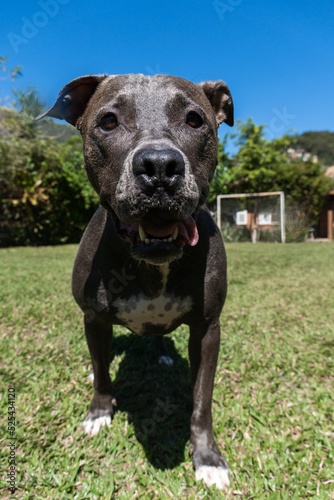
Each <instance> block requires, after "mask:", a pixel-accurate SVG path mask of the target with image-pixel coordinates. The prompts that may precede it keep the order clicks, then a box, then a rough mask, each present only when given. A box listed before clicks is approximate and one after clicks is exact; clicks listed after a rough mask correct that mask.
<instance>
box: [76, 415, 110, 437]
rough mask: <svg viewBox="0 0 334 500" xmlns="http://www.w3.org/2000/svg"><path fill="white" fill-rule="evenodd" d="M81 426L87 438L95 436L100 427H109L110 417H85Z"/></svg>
mask: <svg viewBox="0 0 334 500" xmlns="http://www.w3.org/2000/svg"><path fill="white" fill-rule="evenodd" d="M82 425H83V427H84V429H85V432H86V434H88V436H96V434H97V433H98V432H99V430H100V429H102V427H104V426H105V425H106V426H107V427H111V416H110V415H104V416H102V417H97V418H89V417H87V418H86V419H85V420H84V422H83V424H82Z"/></svg>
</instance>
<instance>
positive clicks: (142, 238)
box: [138, 224, 147, 241]
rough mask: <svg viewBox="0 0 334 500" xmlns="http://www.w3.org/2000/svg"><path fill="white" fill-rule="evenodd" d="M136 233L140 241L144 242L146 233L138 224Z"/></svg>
mask: <svg viewBox="0 0 334 500" xmlns="http://www.w3.org/2000/svg"><path fill="white" fill-rule="evenodd" d="M138 231H139V237H140V239H141V240H142V241H145V238H147V236H146V233H145V231H144V229H143V228H142V226H141V225H140V224H139V225H138Z"/></svg>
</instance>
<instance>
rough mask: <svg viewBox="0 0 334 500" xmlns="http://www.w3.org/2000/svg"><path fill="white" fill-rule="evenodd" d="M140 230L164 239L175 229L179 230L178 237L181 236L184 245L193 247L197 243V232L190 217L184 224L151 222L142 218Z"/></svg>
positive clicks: (175, 221)
mask: <svg viewBox="0 0 334 500" xmlns="http://www.w3.org/2000/svg"><path fill="white" fill-rule="evenodd" d="M141 225H142V228H143V229H144V231H145V233H148V234H149V235H151V236H155V237H157V238H165V237H167V236H171V235H172V234H173V233H174V231H175V229H176V227H177V226H178V228H179V236H182V239H183V240H184V241H185V243H188V245H190V246H192V247H193V246H195V245H196V243H197V242H198V238H199V236H198V231H197V226H196V222H195V221H194V219H193V218H192V217H189V219H187V220H186V221H184V222H181V221H178V220H174V221H162V222H158V221H152V220H151V219H149V218H144V219H143V220H142V221H141Z"/></svg>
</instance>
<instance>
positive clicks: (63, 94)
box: [35, 75, 107, 125]
mask: <svg viewBox="0 0 334 500" xmlns="http://www.w3.org/2000/svg"><path fill="white" fill-rule="evenodd" d="M106 77H107V75H88V76H81V77H79V78H76V79H75V80H72V81H71V82H69V83H67V84H66V85H65V86H64V87H63V88H62V89H61V91H60V92H59V94H58V97H57V100H56V102H55V103H54V105H53V106H52V107H51V108H50V109H48V110H47V111H45V112H44V113H42V114H41V115H39V116H37V117H36V118H35V120H40V119H41V118H44V117H45V116H51V117H52V118H59V119H60V120H66V121H67V122H69V123H71V125H76V124H77V121H78V119H79V118H80V117H81V116H82V115H83V114H84V112H85V109H86V107H87V104H88V102H89V99H90V98H91V97H92V95H93V94H94V92H95V90H96V89H97V87H98V85H99V84H100V83H101V82H102V80H104V79H105V78H106Z"/></svg>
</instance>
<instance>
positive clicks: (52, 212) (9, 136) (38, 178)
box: [0, 110, 98, 246]
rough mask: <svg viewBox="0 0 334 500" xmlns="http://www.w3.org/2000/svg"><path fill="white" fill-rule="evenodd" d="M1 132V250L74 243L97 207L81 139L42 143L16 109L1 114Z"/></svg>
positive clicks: (34, 125) (27, 117)
mask: <svg viewBox="0 0 334 500" xmlns="http://www.w3.org/2000/svg"><path fill="white" fill-rule="evenodd" d="M0 127H1V128H2V129H3V133H2V134H1V135H2V137H1V138H0V152H1V156H0V191H1V201H0V245H1V246H7V245H27V244H28V245H40V244H42V245H47V244H56V243H65V242H77V241H78V240H79V239H80V237H81V235H82V232H83V230H84V228H85V226H86V224H87V222H88V221H89V219H90V217H91V215H92V214H93V212H94V210H95V209H96V207H97V205H98V198H97V195H96V194H95V193H94V192H93V189H92V187H91V186H90V184H89V181H88V179H87V175H86V172H85V169H84V164H83V155H82V151H81V139H80V138H79V137H73V138H72V139H70V140H69V141H67V142H66V143H63V144H61V143H59V142H56V141H55V140H52V139H50V138H44V137H43V136H42V135H41V134H40V133H39V131H38V129H37V127H36V124H35V123H34V122H33V120H32V118H31V117H29V115H27V114H24V113H18V112H16V111H15V110H3V113H2V116H1V121H0Z"/></svg>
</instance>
